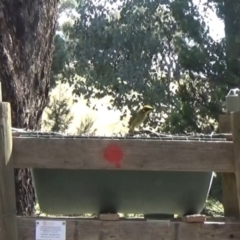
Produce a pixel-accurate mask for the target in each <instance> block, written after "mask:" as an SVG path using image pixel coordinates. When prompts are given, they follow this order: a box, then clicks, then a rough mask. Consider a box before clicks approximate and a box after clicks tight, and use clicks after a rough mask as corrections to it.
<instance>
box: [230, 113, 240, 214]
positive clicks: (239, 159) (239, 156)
mask: <svg viewBox="0 0 240 240" xmlns="http://www.w3.org/2000/svg"><path fill="white" fill-rule="evenodd" d="M231 127H232V133H233V145H234V160H235V161H234V163H235V175H236V186H237V197H238V213H239V209H240V112H232V113H231Z"/></svg>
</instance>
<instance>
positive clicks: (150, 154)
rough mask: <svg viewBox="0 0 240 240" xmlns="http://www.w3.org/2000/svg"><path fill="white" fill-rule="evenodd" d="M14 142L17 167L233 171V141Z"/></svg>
mask: <svg viewBox="0 0 240 240" xmlns="http://www.w3.org/2000/svg"><path fill="white" fill-rule="evenodd" d="M13 143H14V148H13V159H14V167H15V168H31V167H32V168H56V169H61V168H62V169H63V168H64V169H118V170H120V169H122V170H151V171H158V170H163V171H193V172H196V171H200V172H209V171H217V172H219V171H220V172H233V171H234V164H233V157H234V156H233V143H231V142H200V141H199V142H198V141H195V142H191V141H161V140H159V141H158V140H140V139H138V140H137V139H136V140H135V139H134V140H133V139H122V140H112V139H109V140H107V139H87V138H86V139H67V138H65V139H44V138H14V139H13ZM106 152H107V153H106Z"/></svg>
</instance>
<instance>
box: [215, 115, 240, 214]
mask: <svg viewBox="0 0 240 240" xmlns="http://www.w3.org/2000/svg"><path fill="white" fill-rule="evenodd" d="M219 132H220V133H230V132H231V119H230V114H227V113H226V114H225V115H220V116H219ZM231 140H232V139H231ZM221 178H222V202H223V207H224V216H226V217H239V208H238V198H237V186H236V176H235V173H222V174H221Z"/></svg>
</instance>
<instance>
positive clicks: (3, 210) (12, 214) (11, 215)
mask: <svg viewBox="0 0 240 240" xmlns="http://www.w3.org/2000/svg"><path fill="white" fill-rule="evenodd" d="M11 154H12V131H11V109H10V104H9V103H0V239H6V240H17V239H18V238H17V221H16V203H15V187H14V171H13V161H12V159H11Z"/></svg>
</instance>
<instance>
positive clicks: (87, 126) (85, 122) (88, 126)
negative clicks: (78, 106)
mask: <svg viewBox="0 0 240 240" xmlns="http://www.w3.org/2000/svg"><path fill="white" fill-rule="evenodd" d="M93 124H94V120H93V119H92V118H91V117H90V116H86V117H85V118H84V119H81V121H80V124H79V126H78V127H77V129H76V134H77V135H82V134H89V135H95V133H96V131H97V129H93Z"/></svg>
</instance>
